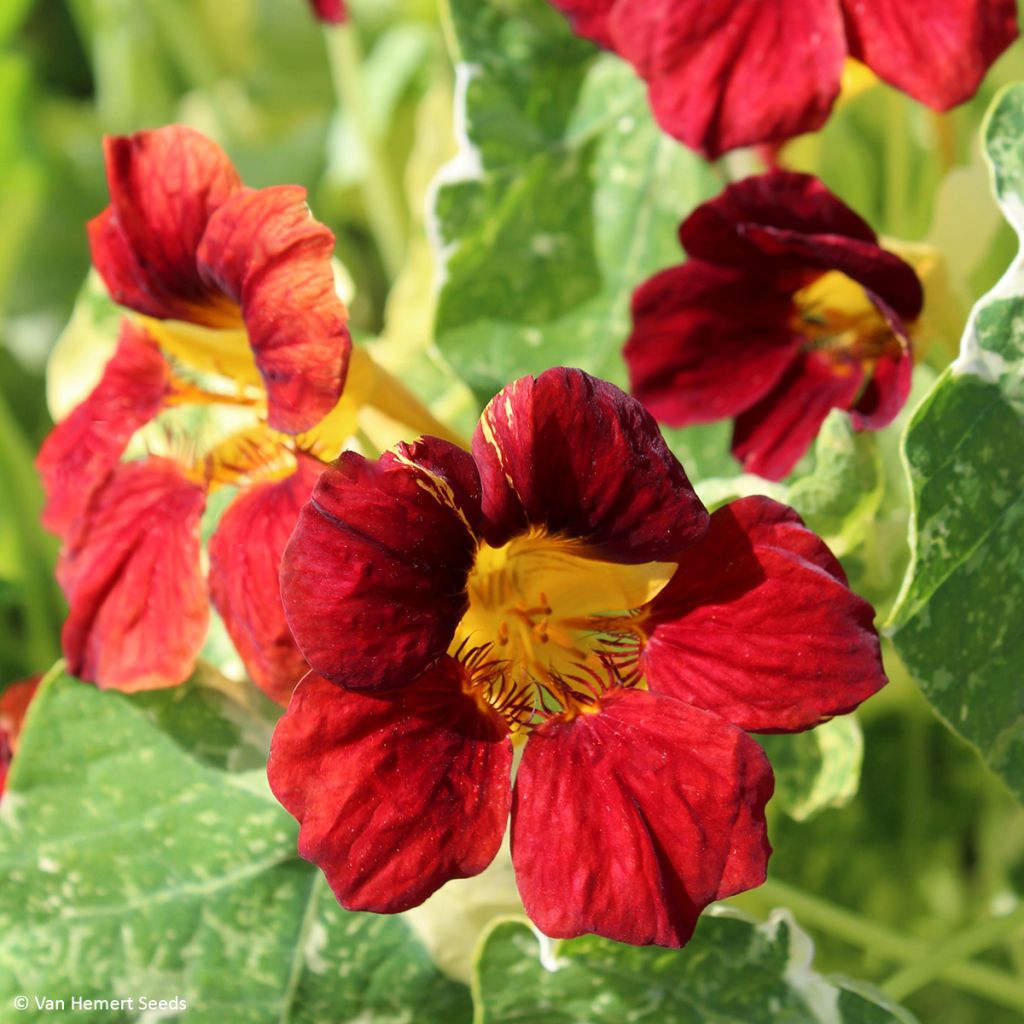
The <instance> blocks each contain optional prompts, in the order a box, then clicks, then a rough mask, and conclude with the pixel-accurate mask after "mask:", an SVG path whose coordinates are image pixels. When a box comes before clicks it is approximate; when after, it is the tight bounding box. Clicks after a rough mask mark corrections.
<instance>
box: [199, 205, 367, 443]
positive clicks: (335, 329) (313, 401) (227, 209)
mask: <svg viewBox="0 0 1024 1024" xmlns="http://www.w3.org/2000/svg"><path fill="white" fill-rule="evenodd" d="M333 253H334V235H333V234H332V233H331V231H330V230H329V229H328V228H327V227H325V226H324V225H323V224H321V223H319V221H316V220H314V218H313V216H312V214H310V212H309V208H308V207H307V206H306V190H305V189H304V188H301V187H300V186H298V185H279V186H275V187H273V188H263V189H245V190H244V191H242V192H239V193H237V194H235V195H233V196H232V197H231V198H230V199H228V200H227V201H226V202H224V204H223V205H221V206H220V207H219V208H218V209H217V210H216V211H215V213H214V214H213V215H212V216H211V218H210V222H209V225H208V227H207V230H206V232H205V234H204V236H203V239H202V243H201V244H200V245H199V249H198V253H197V255H196V259H197V260H198V264H199V268H200V271H201V273H202V276H203V279H204V280H205V281H207V282H208V283H209V285H210V286H211V287H215V288H216V289H218V290H220V291H222V292H224V293H225V294H226V295H227V296H229V297H230V298H231V299H232V300H234V302H236V303H238V305H239V306H241V310H242V316H243V318H244V320H245V326H246V328H247V330H248V332H249V341H250V344H251V345H252V349H253V354H254V356H255V359H256V366H257V367H258V369H259V371H260V374H261V375H262V377H263V382H264V385H265V386H266V389H267V399H268V406H269V408H268V415H269V421H270V425H271V426H272V427H273V428H274V429H275V430H281V431H285V432H287V433H292V434H296V433H301V432H302V431H304V430H308V429H309V428H310V427H312V426H314V425H315V424H316V423H317V422H318V421H319V420H320V419H322V418H323V417H324V416H326V415H327V414H328V413H329V412H330V411H331V410H332V409H333V408H334V406H335V405H336V404H337V401H338V397H339V396H340V394H341V389H342V387H343V385H344V383H345V375H346V373H347V371H348V361H349V355H350V353H351V349H352V341H351V338H350V337H349V333H348V327H347V326H346V323H347V319H348V314H347V311H346V310H345V306H344V304H343V303H342V301H341V299H339V298H338V296H337V293H336V292H335V290H334V272H333V270H332V267H331V257H332V255H333Z"/></svg>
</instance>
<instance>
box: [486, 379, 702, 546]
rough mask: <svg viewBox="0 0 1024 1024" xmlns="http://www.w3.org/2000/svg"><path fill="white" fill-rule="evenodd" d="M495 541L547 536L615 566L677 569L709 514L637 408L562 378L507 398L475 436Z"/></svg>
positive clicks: (599, 384)
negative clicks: (661, 564)
mask: <svg viewBox="0 0 1024 1024" xmlns="http://www.w3.org/2000/svg"><path fill="white" fill-rule="evenodd" d="M473 457H474V459H475V460H476V463H477V466H478V467H479V471H480V479H481V483H482V488H483V491H482V493H483V510H484V516H485V519H486V521H487V540H488V543H490V544H492V545H494V546H495V547H500V546H501V545H502V544H504V543H506V541H508V540H509V539H510V538H511V537H513V536H514V535H516V534H517V533H521V532H523V531H525V530H527V529H530V528H531V527H532V528H535V529H537V528H539V529H543V530H544V531H546V532H547V533H549V534H552V535H558V536H564V537H568V538H573V539H578V540H582V541H583V542H584V543H585V544H587V545H589V546H590V547H591V548H592V549H593V550H594V554H595V555H596V557H599V558H604V559H607V560H609V561H621V562H633V563H636V562H653V561H661V560H669V559H671V558H673V557H674V555H675V554H676V553H677V552H678V551H680V550H682V549H683V548H685V547H686V546H687V545H688V544H691V543H692V542H693V541H694V540H695V539H697V538H698V537H700V536H701V535H702V534H703V532H704V531H705V530H706V529H707V511H706V509H705V508H704V506H703V505H702V504H701V502H700V499H699V498H698V497H697V495H696V494H695V493H694V491H693V488H692V487H691V486H690V481H689V480H688V479H687V477H686V473H685V471H684V470H683V467H682V466H681V465H680V464H679V462H678V460H677V459H676V457H675V456H674V455H673V454H672V453H671V451H669V448H668V446H667V445H666V444H665V441H664V439H663V438H662V436H661V433H660V431H659V430H658V426H657V424H656V423H655V421H654V419H653V418H652V417H651V415H650V413H648V412H647V411H646V410H645V409H644V408H643V406H642V405H640V403H639V402H637V401H636V400H635V399H633V398H630V397H629V396H628V395H627V394H625V392H623V391H621V390H620V389H619V388H617V387H615V385H614V384H609V383H607V382H606V381H602V380H598V379H597V378H594V377H591V376H590V375H589V374H586V373H584V372H583V371H582V370H572V369H564V368H561V367H559V368H556V369H553V370H547V371H545V372H544V373H542V374H541V375H540V376H539V377H537V378H533V377H523V378H521V379H520V380H517V381H514V382H513V383H512V384H510V385H508V387H505V388H503V389H502V390H501V391H499V392H498V394H497V395H495V397H494V398H492V399H491V401H490V402H489V403H488V405H487V408H486V409H484V412H483V415H482V416H481V418H480V423H479V425H478V427H477V430H476V433H475V434H474V435H473Z"/></svg>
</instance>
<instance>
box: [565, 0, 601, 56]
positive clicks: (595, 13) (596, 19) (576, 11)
mask: <svg viewBox="0 0 1024 1024" xmlns="http://www.w3.org/2000/svg"><path fill="white" fill-rule="evenodd" d="M551 2H552V3H553V4H554V5H555V7H557V8H558V9H559V10H560V11H562V13H563V14H567V15H568V16H569V21H570V23H571V24H572V27H573V31H574V32H576V33H578V34H579V35H581V36H585V37H586V38H587V39H593V40H594V42H595V43H599V44H600V45H601V46H604V47H606V48H607V49H609V50H610V49H613V48H614V45H615V44H614V41H613V39H612V37H611V32H610V30H609V27H608V16H609V15H610V14H611V11H612V8H614V7H615V4H616V0H551Z"/></svg>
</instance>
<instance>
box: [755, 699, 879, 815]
mask: <svg viewBox="0 0 1024 1024" xmlns="http://www.w3.org/2000/svg"><path fill="white" fill-rule="evenodd" d="M757 740H758V742H759V743H760V744H761V746H763V747H764V749H765V750H766V751H767V753H768V757H769V759H770V760H771V762H772V768H773V769H774V771H775V796H774V797H773V800H774V801H775V803H776V804H777V805H778V806H780V807H781V808H782V809H783V810H784V811H785V812H786V814H788V815H789V816H790V817H791V818H794V819H795V820H796V821H807V820H808V819H809V818H813V817H814V816H815V815H817V814H820V813H821V812H822V811H825V810H828V809H829V808H830V807H845V806H846V805H847V804H848V803H849V802H850V801H851V800H852V799H853V798H854V797H855V796H856V795H857V789H858V787H859V786H860V768H861V761H862V759H863V755H864V734H863V733H862V732H861V728H860V723H859V722H858V721H857V719H856V717H855V716H854V715H844V716H843V717H841V718H833V719H832V720H831V721H830V722H826V723H825V724H824V725H819V726H818V727H817V729H810V730H808V731H807V732H798V733H780V734H778V735H775V736H758V737H757Z"/></svg>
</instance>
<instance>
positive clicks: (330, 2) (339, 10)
mask: <svg viewBox="0 0 1024 1024" xmlns="http://www.w3.org/2000/svg"><path fill="white" fill-rule="evenodd" d="M309 3H310V6H311V7H312V8H313V13H314V14H315V15H316V16H317V17H318V18H319V19H320V20H321V21H323V22H326V23H327V24H328V25H340V24H341V23H342V22H343V21H347V20H348V10H347V9H346V7H345V0H309Z"/></svg>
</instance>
